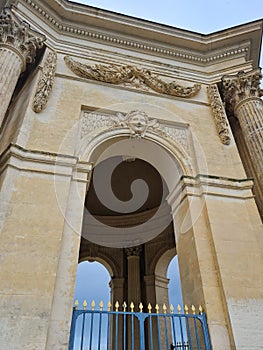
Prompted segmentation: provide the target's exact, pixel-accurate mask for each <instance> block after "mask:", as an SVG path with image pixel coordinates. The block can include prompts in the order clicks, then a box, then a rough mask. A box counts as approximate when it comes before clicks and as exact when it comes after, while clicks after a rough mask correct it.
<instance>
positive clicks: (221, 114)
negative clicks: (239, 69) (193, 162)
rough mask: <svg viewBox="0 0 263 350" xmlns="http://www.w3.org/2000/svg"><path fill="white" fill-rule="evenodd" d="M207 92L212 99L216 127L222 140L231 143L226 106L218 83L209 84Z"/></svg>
mask: <svg viewBox="0 0 263 350" xmlns="http://www.w3.org/2000/svg"><path fill="white" fill-rule="evenodd" d="M207 94H208V98H209V100H210V104H211V108H212V112H213V115H214V119H215V124H216V129H217V132H218V135H219V137H220V140H221V142H222V143H223V144H224V145H229V144H230V141H231V138H230V131H229V125H228V122H227V115H226V112H225V107H224V105H223V103H222V100H221V97H220V94H219V91H218V88H217V85H216V84H211V85H209V86H208V87H207Z"/></svg>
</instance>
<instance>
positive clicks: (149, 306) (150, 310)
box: [148, 303, 152, 314]
mask: <svg viewBox="0 0 263 350" xmlns="http://www.w3.org/2000/svg"><path fill="white" fill-rule="evenodd" d="M148 313H149V314H151V313H152V305H151V304H150V303H149V304H148Z"/></svg>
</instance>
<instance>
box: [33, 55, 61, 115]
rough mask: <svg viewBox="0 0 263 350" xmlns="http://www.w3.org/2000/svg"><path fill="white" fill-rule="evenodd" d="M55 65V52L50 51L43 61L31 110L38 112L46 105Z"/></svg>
mask: <svg viewBox="0 0 263 350" xmlns="http://www.w3.org/2000/svg"><path fill="white" fill-rule="evenodd" d="M56 66H57V54H56V52H54V51H51V52H49V53H48V56H47V59H46V61H45V63H44V66H43V69H42V72H41V75H40V78H39V81H38V84H37V89H36V93H35V96H34V100H33V110H34V112H36V113H40V112H41V111H42V110H43V109H44V108H45V107H46V104H47V101H48V98H49V95H50V93H51V90H52V87H53V83H54V77H55V72H56Z"/></svg>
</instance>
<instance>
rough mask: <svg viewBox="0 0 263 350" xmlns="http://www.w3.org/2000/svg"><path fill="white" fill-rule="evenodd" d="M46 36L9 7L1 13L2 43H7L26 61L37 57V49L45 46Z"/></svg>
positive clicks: (0, 40)
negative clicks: (18, 16) (21, 19)
mask: <svg viewBox="0 0 263 350" xmlns="http://www.w3.org/2000/svg"><path fill="white" fill-rule="evenodd" d="M44 40H45V36H44V35H41V34H39V33H37V32H35V31H33V30H32V29H31V28H30V26H29V24H28V23H26V22H24V21H23V22H22V21H20V20H19V19H18V18H16V17H15V15H14V14H13V13H12V11H11V10H10V9H9V8H3V9H2V11H1V13H0V45H1V44H5V45H8V46H10V47H12V48H14V49H16V50H18V52H19V53H20V54H21V56H22V57H23V58H24V60H25V62H26V63H31V62H33V61H34V59H35V55H36V50H37V49H39V48H41V47H42V46H43V43H44Z"/></svg>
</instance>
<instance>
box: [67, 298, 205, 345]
mask: <svg viewBox="0 0 263 350" xmlns="http://www.w3.org/2000/svg"><path fill="white" fill-rule="evenodd" d="M83 305H84V309H83V310H78V309H77V307H76V306H75V307H74V309H73V316H72V324H71V332H70V340H69V350H84V349H85V350H86V349H87V350H146V349H147V350H148V349H149V350H211V345H210V340H209V334H208V328H207V322H206V315H205V313H203V312H202V309H200V310H199V313H198V314H196V313H195V308H194V307H193V306H192V313H191V314H189V313H188V307H187V306H186V307H185V309H184V313H181V308H180V306H178V309H177V312H176V313H174V309H173V307H172V306H171V308H170V310H169V313H167V308H166V306H165V305H164V306H163V310H162V313H159V306H158V305H156V307H155V312H154V313H153V312H151V311H152V307H151V305H150V304H149V305H148V312H147V313H145V312H143V307H142V304H140V306H139V308H140V312H134V305H133V304H131V306H130V307H131V311H126V308H127V306H126V304H125V303H124V305H123V311H119V304H118V303H116V304H115V311H111V309H110V306H109V305H108V310H107V311H104V310H103V304H102V303H100V308H99V310H95V304H94V302H93V303H92V308H91V310H86V305H87V304H86V303H85V302H84V304H83Z"/></svg>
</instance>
